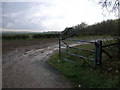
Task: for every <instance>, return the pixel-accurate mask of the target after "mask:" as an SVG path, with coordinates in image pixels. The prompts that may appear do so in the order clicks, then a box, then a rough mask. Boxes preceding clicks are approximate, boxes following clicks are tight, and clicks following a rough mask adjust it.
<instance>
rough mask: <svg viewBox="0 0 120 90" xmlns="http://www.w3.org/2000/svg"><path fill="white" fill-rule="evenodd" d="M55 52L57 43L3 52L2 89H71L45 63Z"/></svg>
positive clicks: (68, 83)
mask: <svg viewBox="0 0 120 90" xmlns="http://www.w3.org/2000/svg"><path fill="white" fill-rule="evenodd" d="M3 44H4V43H3ZM9 44H10V43H9ZM4 48H5V47H4ZM57 50H58V44H57V42H51V43H49V44H46V43H44V44H43V45H42V46H41V45H31V46H27V47H19V48H16V47H15V48H14V49H12V50H11V51H10V50H8V52H5V53H4V54H3V56H2V64H3V66H2V76H3V77H2V79H3V80H2V85H3V88H71V84H70V82H69V81H68V80H66V79H65V78H64V77H63V76H62V75H60V74H59V73H58V72H57V71H56V70H55V69H54V68H53V67H52V66H51V65H50V64H48V63H47V58H48V57H49V56H50V54H51V53H53V52H54V51H57Z"/></svg>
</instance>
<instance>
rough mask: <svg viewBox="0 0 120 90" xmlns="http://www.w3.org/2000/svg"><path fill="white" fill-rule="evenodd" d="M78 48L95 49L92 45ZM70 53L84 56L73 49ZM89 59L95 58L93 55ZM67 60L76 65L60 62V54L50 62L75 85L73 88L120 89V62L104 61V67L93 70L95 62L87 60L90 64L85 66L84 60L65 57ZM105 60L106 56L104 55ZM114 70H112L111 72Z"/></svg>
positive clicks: (55, 55) (53, 56)
mask: <svg viewBox="0 0 120 90" xmlns="http://www.w3.org/2000/svg"><path fill="white" fill-rule="evenodd" d="M76 47H77V48H87V49H93V46H92V45H89V44H86V45H81V46H76ZM68 51H69V52H71V53H75V54H80V55H81V54H83V53H81V52H78V51H76V50H73V49H70V50H69V49H68ZM83 55H89V56H87V57H93V56H94V55H92V54H88V53H87V54H83ZM64 57H66V58H67V59H69V60H71V61H74V62H75V63H69V62H66V61H60V59H59V53H56V54H54V55H52V56H51V57H50V58H49V60H48V62H49V63H50V64H51V65H52V66H54V67H55V68H56V69H57V70H58V71H59V72H60V73H61V74H62V75H64V76H65V77H66V78H67V79H68V80H69V81H70V82H71V83H72V85H73V88H79V85H81V88H120V86H119V85H120V68H119V66H120V61H119V60H110V59H106V60H104V63H103V64H102V66H100V67H99V68H97V69H96V70H95V69H93V68H91V66H92V65H93V62H89V60H86V61H87V62H88V63H89V64H90V65H91V66H89V65H88V64H83V63H84V60H83V59H80V58H76V57H73V56H70V55H67V54H66V55H65V54H64ZM103 58H104V55H103ZM110 68H112V69H111V70H109V69H110Z"/></svg>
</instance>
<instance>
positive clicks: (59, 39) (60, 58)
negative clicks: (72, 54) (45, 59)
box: [59, 38, 62, 61]
mask: <svg viewBox="0 0 120 90" xmlns="http://www.w3.org/2000/svg"><path fill="white" fill-rule="evenodd" d="M59 59H60V61H61V60H62V57H61V38H59Z"/></svg>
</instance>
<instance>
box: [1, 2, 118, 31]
mask: <svg viewBox="0 0 120 90" xmlns="http://www.w3.org/2000/svg"><path fill="white" fill-rule="evenodd" d="M97 1H98V0H97ZM1 8H2V29H3V30H5V29H6V30H16V31H20V30H24V31H26V30H27V31H52V30H53V31H62V30H64V29H65V27H71V26H75V25H77V24H80V23H81V22H86V23H87V24H89V25H91V24H94V23H97V22H101V21H103V20H107V19H115V18H116V17H115V16H114V14H110V15H107V13H106V15H107V16H106V17H105V16H104V15H103V14H102V13H103V10H102V9H101V6H100V5H98V4H97V3H96V2H94V0H39V2H2V7H1ZM104 14H105V12H104ZM0 28H1V27H0Z"/></svg>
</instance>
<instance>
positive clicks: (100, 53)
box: [97, 40, 102, 65]
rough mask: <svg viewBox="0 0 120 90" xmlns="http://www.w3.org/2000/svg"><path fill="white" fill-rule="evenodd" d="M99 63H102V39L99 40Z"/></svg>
mask: <svg viewBox="0 0 120 90" xmlns="http://www.w3.org/2000/svg"><path fill="white" fill-rule="evenodd" d="M97 64H98V65H101V64H102V41H101V40H100V41H98V63H97Z"/></svg>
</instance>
